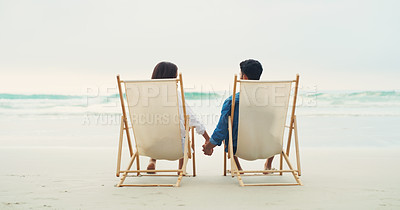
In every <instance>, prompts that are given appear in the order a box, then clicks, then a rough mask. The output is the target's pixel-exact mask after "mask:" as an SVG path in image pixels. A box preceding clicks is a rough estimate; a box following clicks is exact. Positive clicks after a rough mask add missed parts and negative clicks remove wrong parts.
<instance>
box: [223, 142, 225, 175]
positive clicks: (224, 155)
mask: <svg viewBox="0 0 400 210" xmlns="http://www.w3.org/2000/svg"><path fill="white" fill-rule="evenodd" d="M223 154H224V176H226V152H225V148H224V152H223Z"/></svg>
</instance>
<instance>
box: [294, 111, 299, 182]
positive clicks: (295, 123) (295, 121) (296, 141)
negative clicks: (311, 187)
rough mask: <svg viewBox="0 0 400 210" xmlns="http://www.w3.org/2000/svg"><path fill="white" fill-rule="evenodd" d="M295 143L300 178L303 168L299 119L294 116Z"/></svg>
mask: <svg viewBox="0 0 400 210" xmlns="http://www.w3.org/2000/svg"><path fill="white" fill-rule="evenodd" d="M294 143H295V146H296V161H297V170H298V172H299V176H301V166H300V152H299V135H298V133H297V118H296V115H295V116H294Z"/></svg>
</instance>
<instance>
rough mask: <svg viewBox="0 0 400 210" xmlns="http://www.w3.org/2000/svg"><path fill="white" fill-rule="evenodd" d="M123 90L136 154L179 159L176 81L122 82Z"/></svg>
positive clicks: (180, 147)
mask: <svg viewBox="0 0 400 210" xmlns="http://www.w3.org/2000/svg"><path fill="white" fill-rule="evenodd" d="M125 91H126V92H125V93H126V98H127V102H128V104H127V106H128V109H129V115H130V120H131V123H132V129H133V133H134V137H135V141H136V145H137V151H138V153H139V155H143V156H148V157H151V158H154V159H160V160H177V159H180V158H182V157H183V150H182V145H181V130H180V116H179V110H178V109H179V108H178V106H179V104H178V95H177V94H178V92H177V82H176V80H152V81H136V82H125Z"/></svg>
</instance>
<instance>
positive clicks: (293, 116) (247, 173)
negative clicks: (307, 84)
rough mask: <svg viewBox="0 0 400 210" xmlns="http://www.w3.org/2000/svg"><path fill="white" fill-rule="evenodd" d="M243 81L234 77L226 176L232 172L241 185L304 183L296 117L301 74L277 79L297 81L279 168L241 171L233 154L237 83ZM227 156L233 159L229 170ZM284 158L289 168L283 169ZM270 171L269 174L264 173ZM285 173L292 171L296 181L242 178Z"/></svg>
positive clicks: (225, 158) (225, 168)
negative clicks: (292, 160)
mask: <svg viewBox="0 0 400 210" xmlns="http://www.w3.org/2000/svg"><path fill="white" fill-rule="evenodd" d="M239 82H241V80H238V79H237V75H235V77H234V86H233V95H232V110H231V116H229V120H228V130H229V139H230V140H229V143H228V145H226V143H225V141H224V145H225V147H226V146H228V152H224V176H226V174H227V173H231V175H232V177H234V176H236V177H237V179H238V181H239V184H240V186H291V185H303V184H302V182H301V180H300V178H299V176H301V166H300V153H299V140H298V133H297V119H296V114H295V111H296V101H297V94H298V87H299V75H298V74H297V75H296V79H295V80H290V81H276V82H292V83H295V89H294V96H293V104H292V107H291V109H292V111H291V117H290V121H289V125H288V126H287V125H286V126H285V128H288V129H289V133H288V139H287V144H286V152H285V151H284V149H283V148H282V152H281V153H280V155H279V156H280V163H279V164H280V165H279V170H257V171H239V170H238V166H237V165H236V162H235V160H234V158H232V157H233V156H234V155H233V143H232V123H233V116H234V109H235V103H234V101H235V94H236V84H237V83H239ZM293 132H294V140H295V153H296V162H297V167H296V168H294V167H293V165H292V164H291V163H290V161H289V153H290V147H291V140H292V136H293V134H292V133H293ZM227 158H228V159H230V160H231V170H227ZM283 160H285V162H286V164H287V166H288V167H289V170H284V169H283ZM264 173H268V174H264ZM283 173H291V174H292V175H293V177H294V179H295V181H296V183H259V184H244V182H243V180H242V176H269V175H270V174H277V175H280V176H282V175H283Z"/></svg>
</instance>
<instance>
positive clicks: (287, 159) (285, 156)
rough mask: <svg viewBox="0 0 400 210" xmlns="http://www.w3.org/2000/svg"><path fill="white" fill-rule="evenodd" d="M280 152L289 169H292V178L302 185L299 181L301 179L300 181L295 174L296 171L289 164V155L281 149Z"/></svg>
mask: <svg viewBox="0 0 400 210" xmlns="http://www.w3.org/2000/svg"><path fill="white" fill-rule="evenodd" d="M282 154H283V157H284V158H285V160H286V164H287V165H288V166H289V169H290V170H293V171H292V174H293V177H294V179H295V180H296V182H297V184H299V185H303V184H302V183H301V181H300V178H299V177H298V176H297V173H296V172H295V171H294V169H293V167H292V164H290V161H289V157H288V156H287V155H286V154H285V152H284V151H282Z"/></svg>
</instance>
